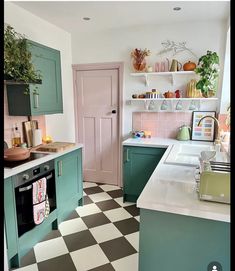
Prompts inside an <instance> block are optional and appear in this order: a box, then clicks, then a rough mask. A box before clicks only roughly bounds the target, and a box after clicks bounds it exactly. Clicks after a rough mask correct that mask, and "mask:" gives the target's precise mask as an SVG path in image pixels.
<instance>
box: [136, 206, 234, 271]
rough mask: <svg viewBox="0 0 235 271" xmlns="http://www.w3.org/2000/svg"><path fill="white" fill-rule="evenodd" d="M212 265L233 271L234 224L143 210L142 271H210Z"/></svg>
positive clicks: (141, 220)
mask: <svg viewBox="0 0 235 271" xmlns="http://www.w3.org/2000/svg"><path fill="white" fill-rule="evenodd" d="M211 262H219V263H220V264H221V265H222V270H223V271H230V223H226V222H221V221H215V220H209V219H203V218H197V217H192V216H185V215H177V214H172V213H166V212H159V211H152V210H146V209H140V241H139V271H146V270H148V271H158V270H159V271H170V270H172V271H173V270H174V271H186V270H190V271H199V270H200V271H204V270H205V271H207V270H208V268H207V267H208V265H209V264H210V263H211ZM216 270H218V269H216ZM210 271H212V269H210Z"/></svg>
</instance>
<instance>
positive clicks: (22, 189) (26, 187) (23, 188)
mask: <svg viewBox="0 0 235 271" xmlns="http://www.w3.org/2000/svg"><path fill="white" fill-rule="evenodd" d="M30 189H32V185H28V186H25V187H22V188H19V192H24V191H27V190H30Z"/></svg>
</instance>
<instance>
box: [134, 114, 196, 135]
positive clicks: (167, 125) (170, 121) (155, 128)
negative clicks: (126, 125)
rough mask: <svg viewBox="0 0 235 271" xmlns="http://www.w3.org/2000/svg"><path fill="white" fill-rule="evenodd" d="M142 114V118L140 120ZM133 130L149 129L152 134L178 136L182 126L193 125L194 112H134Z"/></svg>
mask: <svg viewBox="0 0 235 271" xmlns="http://www.w3.org/2000/svg"><path fill="white" fill-rule="evenodd" d="M140 114H141V120H140ZM132 121H133V122H132V129H133V130H149V131H151V132H152V136H157V137H164V138H176V136H177V132H178V129H179V127H180V126H182V125H183V124H186V125H189V126H191V124H192V113H191V112H190V113H189V112H176V113H175V112H149V113H148V112H144V113H133V114H132Z"/></svg>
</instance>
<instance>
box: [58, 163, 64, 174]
mask: <svg viewBox="0 0 235 271" xmlns="http://www.w3.org/2000/svg"><path fill="white" fill-rule="evenodd" d="M62 166H63V164H62V161H59V162H58V176H62Z"/></svg>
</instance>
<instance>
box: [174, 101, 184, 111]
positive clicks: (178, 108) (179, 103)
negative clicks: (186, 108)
mask: <svg viewBox="0 0 235 271" xmlns="http://www.w3.org/2000/svg"><path fill="white" fill-rule="evenodd" d="M182 108H183V106H182V102H181V101H178V103H177V104H176V107H175V109H176V110H182Z"/></svg>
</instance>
